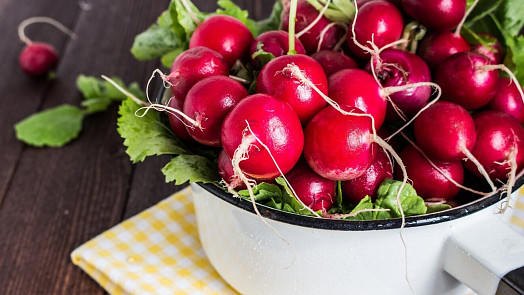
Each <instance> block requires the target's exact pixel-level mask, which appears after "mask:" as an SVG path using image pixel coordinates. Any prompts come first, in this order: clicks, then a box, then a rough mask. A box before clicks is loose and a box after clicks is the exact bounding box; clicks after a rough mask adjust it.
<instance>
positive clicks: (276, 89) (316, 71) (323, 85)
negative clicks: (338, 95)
mask: <svg viewBox="0 0 524 295" xmlns="http://www.w3.org/2000/svg"><path fill="white" fill-rule="evenodd" d="M290 66H295V67H298V69H300V71H301V72H302V74H303V75H305V77H306V78H307V79H309V80H310V81H311V82H312V83H314V84H315V85H316V86H317V88H318V89H320V91H321V92H322V93H327V78H326V74H325V73H324V70H323V69H322V66H320V64H319V63H318V62H317V61H315V60H314V59H313V58H311V57H309V56H307V55H302V54H296V55H284V56H280V57H277V58H275V59H273V60H272V61H270V62H269V63H267V64H266V65H265V66H264V67H263V68H262V70H261V71H260V73H259V75H258V78H257V86H256V90H257V92H259V93H268V94H271V95H273V96H275V97H277V98H279V99H281V100H284V101H286V102H288V103H289V104H290V105H291V106H292V107H293V109H294V110H295V112H296V113H297V115H298V117H299V118H300V121H301V122H302V124H306V123H307V122H308V121H309V120H310V119H311V118H312V117H313V116H314V115H315V114H316V113H317V112H318V111H320V110H321V109H322V108H324V107H325V106H326V104H327V103H326V101H325V100H324V98H322V96H321V95H320V94H318V93H317V92H316V91H315V90H314V89H313V88H312V87H310V86H308V85H305V84H304V83H303V82H302V81H301V80H299V79H298V78H297V77H295V76H294V75H293V73H292V72H291V71H289V70H288V68H289V67H290Z"/></svg>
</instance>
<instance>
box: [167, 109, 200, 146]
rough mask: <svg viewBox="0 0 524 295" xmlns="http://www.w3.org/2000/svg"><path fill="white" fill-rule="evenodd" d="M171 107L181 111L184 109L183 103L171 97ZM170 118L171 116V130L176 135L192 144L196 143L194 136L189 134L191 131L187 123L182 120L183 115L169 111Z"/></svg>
mask: <svg viewBox="0 0 524 295" xmlns="http://www.w3.org/2000/svg"><path fill="white" fill-rule="evenodd" d="M169 107H170V108H173V109H177V110H179V111H181V112H182V111H183V109H182V105H181V104H180V102H179V101H178V100H176V99H171V100H170V101H169ZM168 118H169V126H170V127H171V130H172V131H173V133H174V134H175V135H176V137H178V138H179V139H181V140H182V141H183V142H185V143H190V144H193V143H196V141H195V140H194V139H193V137H191V135H189V133H188V132H187V129H186V125H184V123H182V121H181V119H182V117H180V116H175V115H174V114H172V113H168Z"/></svg>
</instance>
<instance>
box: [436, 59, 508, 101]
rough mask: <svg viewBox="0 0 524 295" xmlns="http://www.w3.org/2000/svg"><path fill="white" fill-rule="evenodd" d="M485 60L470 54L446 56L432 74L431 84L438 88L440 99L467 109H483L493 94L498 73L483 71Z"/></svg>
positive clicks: (486, 63)
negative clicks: (433, 81) (435, 84)
mask: <svg viewBox="0 0 524 295" xmlns="http://www.w3.org/2000/svg"><path fill="white" fill-rule="evenodd" d="M490 64H491V63H490V61H489V59H488V58H487V57H486V56H484V55H481V54H478V53H473V52H460V53H456V54H454V55H452V56H450V57H449V58H448V59H446V60H445V61H444V62H443V63H442V64H441V65H440V67H439V68H438V70H437V72H436V73H435V82H436V83H437V84H439V85H440V87H442V97H443V99H445V100H449V101H452V102H455V103H458V104H460V105H461V106H463V107H464V108H466V109H468V110H474V109H478V108H480V107H483V106H485V105H486V104H488V103H489V101H490V100H491V99H492V98H493V96H494V95H495V92H496V91H497V81H498V72H497V71H494V70H486V69H485V66H487V65H490Z"/></svg>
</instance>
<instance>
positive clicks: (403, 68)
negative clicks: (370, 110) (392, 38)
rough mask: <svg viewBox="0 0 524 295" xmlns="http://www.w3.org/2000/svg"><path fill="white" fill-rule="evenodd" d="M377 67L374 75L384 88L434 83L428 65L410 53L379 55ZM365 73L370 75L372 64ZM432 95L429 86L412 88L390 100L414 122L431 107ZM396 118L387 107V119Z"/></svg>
mask: <svg viewBox="0 0 524 295" xmlns="http://www.w3.org/2000/svg"><path fill="white" fill-rule="evenodd" d="M374 64H375V73H376V75H377V77H378V79H379V81H380V83H381V85H382V86H383V87H391V86H403V85H408V84H414V83H419V82H430V81H431V73H430V71H429V68H428V66H427V65H426V63H425V62H424V61H423V60H422V59H421V58H420V57H419V56H417V55H415V54H413V53H411V52H409V51H405V50H398V49H392V48H390V49H386V50H384V51H382V52H381V53H380V62H375V63H374ZM366 70H367V71H368V72H371V63H368V65H367V67H366ZM431 91H432V90H431V87H430V86H422V87H413V88H408V89H406V90H403V91H400V92H395V93H392V94H391V95H390V96H389V97H390V99H391V100H392V101H393V103H394V104H395V105H396V106H397V107H398V108H399V109H400V111H401V112H402V113H403V114H404V115H405V116H406V117H409V118H411V117H413V116H414V115H415V114H416V113H417V112H418V111H420V110H421V109H422V108H423V107H424V106H425V105H426V104H427V103H428V101H429V98H430V96H431ZM397 118H398V114H397V112H396V111H395V110H394V109H393V107H392V105H391V104H388V106H387V112H386V119H387V120H394V119H397Z"/></svg>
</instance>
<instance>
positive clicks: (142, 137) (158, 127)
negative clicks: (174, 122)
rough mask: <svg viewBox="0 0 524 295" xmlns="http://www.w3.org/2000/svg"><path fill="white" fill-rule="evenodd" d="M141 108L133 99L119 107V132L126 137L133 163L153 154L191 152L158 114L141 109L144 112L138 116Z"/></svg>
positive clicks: (125, 143) (125, 142) (125, 140)
mask: <svg viewBox="0 0 524 295" xmlns="http://www.w3.org/2000/svg"><path fill="white" fill-rule="evenodd" d="M139 108H140V106H139V105H137V104H136V103H135V102H134V101H133V100H131V99H127V100H125V101H123V102H122V104H121V105H120V109H119V112H118V113H119V114H120V117H119V118H118V132H119V133H120V135H121V136H122V138H124V145H125V146H126V147H127V149H126V153H127V154H128V155H129V157H130V158H131V161H133V163H136V162H140V161H143V160H144V159H145V158H146V157H148V156H153V155H165V154H171V155H177V154H189V153H190V152H189V151H188V150H187V149H186V148H185V147H184V145H183V144H182V142H181V141H180V140H178V139H177V138H176V136H175V135H174V134H173V133H172V132H171V130H169V129H168V127H167V126H165V125H164V124H162V123H161V122H160V120H159V119H158V114H157V113H156V112H154V111H149V112H147V113H145V114H143V113H144V111H139V113H140V114H143V116H142V117H138V116H137V114H136V111H137V110H138V109H139Z"/></svg>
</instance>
